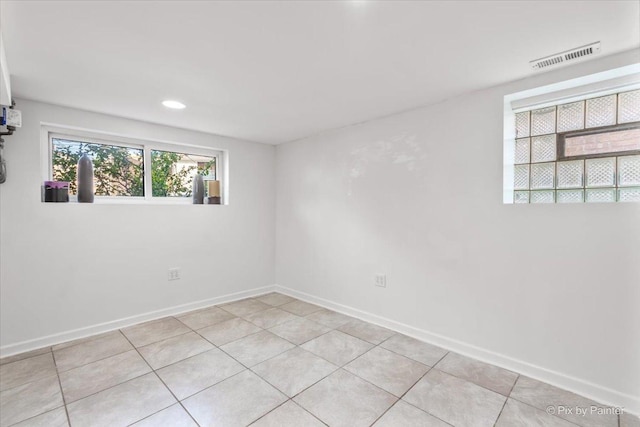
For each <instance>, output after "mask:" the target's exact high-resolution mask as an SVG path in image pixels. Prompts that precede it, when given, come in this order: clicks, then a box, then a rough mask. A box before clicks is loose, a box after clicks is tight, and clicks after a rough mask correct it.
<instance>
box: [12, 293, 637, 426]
mask: <svg viewBox="0 0 640 427" xmlns="http://www.w3.org/2000/svg"><path fill="white" fill-rule="evenodd" d="M0 363H1V366H0V404H1V407H0V426H1V427H4V426H22V427H25V426H46V427H58V426H69V425H71V426H74V427H76V426H109V427H115V426H130V425H131V426H136V427H142V426H147V427H149V426H170V427H181V426H198V425H199V426H229V427H232V426H248V425H251V426H256V427H268V426H277V427H286V426H295V427H305V426H323V425H329V426H348V427H358V426H371V425H373V426H376V427H389V426H391V427H402V426H459V427H464V426H480V427H481V426H498V427H511V426H527V427H528V426H554V427H575V426H583V427H639V426H640V420H639V419H638V418H636V417H631V416H629V415H623V416H620V417H618V416H617V415H599V416H598V415H593V416H591V415H587V416H575V415H573V416H572V415H566V416H562V417H560V416H554V415H549V414H547V413H546V412H545V408H546V407H547V406H548V405H557V404H563V405H573V406H581V407H589V406H590V405H592V404H595V402H592V401H590V400H588V399H586V398H583V397H580V396H578V395H575V394H573V393H570V392H567V391H564V390H560V389H558V388H556V387H552V386H550V385H547V384H544V383H541V382H538V381H536V380H533V379H531V378H526V377H523V376H519V375H518V374H517V373H514V372H510V371H506V370H504V369H501V368H498V367H496V366H491V365H487V364H485V363H482V362H479V361H476V360H473V359H469V358H467V357H464V356H461V355H459V354H455V353H450V352H447V351H446V350H444V349H442V348H438V347H434V346H432V345H429V344H426V343H423V342H420V341H417V340H414V339H412V338H409V337H407V336H403V335H400V334H396V333H394V332H393V331H390V330H388V329H385V328H381V327H379V326H375V325H372V324H370V323H366V322H363V321H361V320H357V319H353V318H351V317H348V316H345V315H343V314H339V313H335V312H332V311H329V310H326V309H323V308H321V307H318V306H315V305H313V304H309V303H306V302H303V301H298V300H295V299H293V298H291V297H288V296H285V295H281V294H277V293H272V294H267V295H263V296H260V297H257V298H248V299H245V300H241V301H237V302H232V303H229V304H223V305H220V306H216V307H210V308H205V309H202V310H197V311H194V312H190V313H186V314H183V315H180V316H177V317H167V318H164V319H159V320H155V321H151V322H147V323H143V324H139V325H135V326H131V327H128V328H124V329H122V330H119V331H113V332H109V333H106V334H102V335H97V336H93V337H89V338H84V339H81V340H76V341H72V342H68V343H64V344H60V345H55V346H53V347H50V348H45V349H40V350H36V351H32V352H28V353H24V354H21V355H17V356H12V357H9V358H5V359H2V360H1V361H0Z"/></svg>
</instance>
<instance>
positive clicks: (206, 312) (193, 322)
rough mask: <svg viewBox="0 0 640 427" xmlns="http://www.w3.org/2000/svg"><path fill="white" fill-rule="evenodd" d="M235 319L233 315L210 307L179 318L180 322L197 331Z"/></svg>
mask: <svg viewBox="0 0 640 427" xmlns="http://www.w3.org/2000/svg"><path fill="white" fill-rule="evenodd" d="M234 317H235V316H234V315H233V314H231V313H229V312H228V311H224V310H223V309H221V308H218V307H208V308H203V309H202V310H197V311H191V312H189V313H186V314H183V315H181V316H178V320H179V321H181V322H182V323H184V324H185V325H187V326H188V327H190V328H191V329H194V330H195V329H202V328H204V327H206V326H211V325H215V324H216V323H220V322H224V321H225V320H229V319H233V318H234Z"/></svg>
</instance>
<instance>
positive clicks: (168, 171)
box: [151, 150, 217, 197]
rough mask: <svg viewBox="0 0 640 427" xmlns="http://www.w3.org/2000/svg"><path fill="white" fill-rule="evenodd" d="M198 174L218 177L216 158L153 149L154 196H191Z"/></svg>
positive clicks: (212, 177) (152, 175)
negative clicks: (194, 179)
mask: <svg viewBox="0 0 640 427" xmlns="http://www.w3.org/2000/svg"><path fill="white" fill-rule="evenodd" d="M196 174H200V175H203V176H205V177H206V179H211V180H214V179H217V177H216V158H215V157H209V156H201V155H196V154H184V153H176V152H172V151H161V150H151V180H152V191H153V196H154V197H190V196H191V193H192V188H193V178H194V177H195V175H196Z"/></svg>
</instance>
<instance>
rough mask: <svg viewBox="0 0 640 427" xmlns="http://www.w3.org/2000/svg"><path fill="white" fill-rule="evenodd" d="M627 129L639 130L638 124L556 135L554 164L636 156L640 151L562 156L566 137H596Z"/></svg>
mask: <svg viewBox="0 0 640 427" xmlns="http://www.w3.org/2000/svg"><path fill="white" fill-rule="evenodd" d="M628 129H640V122H630V123H622V124H616V125H610V126H601V127H596V128H589V129H580V130H572V131H567V132H561V133H557V134H556V135H557V136H556V138H557V139H556V162H560V161H565V160H586V159H597V158H600V157H618V156H627V155H636V154H640V150H626V151H608V152H606V153H599V154H583V155H578V156H566V155H565V154H564V149H565V143H566V139H567V137H569V138H571V137H575V136H586V135H596V134H599V133H609V132H612V131H613V132H616V131H623V130H628Z"/></svg>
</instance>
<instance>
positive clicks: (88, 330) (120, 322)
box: [0, 286, 276, 357]
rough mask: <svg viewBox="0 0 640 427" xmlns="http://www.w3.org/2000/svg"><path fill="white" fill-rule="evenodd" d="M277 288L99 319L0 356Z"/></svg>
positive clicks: (0, 350)
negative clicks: (121, 317) (119, 317)
mask: <svg viewBox="0 0 640 427" xmlns="http://www.w3.org/2000/svg"><path fill="white" fill-rule="evenodd" d="M275 289H276V287H275V286H264V287H261V288H255V289H250V290H248V291H242V292H236V293H233V294H228V295H223V296H219V297H215V298H209V299H206V300H201V301H195V302H190V303H187V304H181V305H176V306H173V307H167V308H163V309H161V310H155V311H150V312H148V313H144V314H139V315H135V316H130V317H125V318H123V319H116V320H112V321H109V322H104V323H99V324H97V325H91V326H86V327H83V328H78V329H73V330H71V331H65V332H60V333H57V334H53V335H47V336H44V337H40V338H35V339H31V340H27V341H21V342H18V343H15V344H9V345H5V346H2V347H0V357H7V356H12V355H14V354H19V353H24V352H25V351H31V350H36V349H39V348H43V347H48V346H52V345H56V344H61V343H63V342H67V341H71V340H75V339H79V338H85V337H88V336H91V335H96V334H102V333H104V332H109V331H113V330H116V329H121V328H124V327H127V326H131V325H135V324H137V323H142V322H147V321H149V320H155V319H159V318H161V317H166V316H175V315H177V314H181V313H185V312H187V311H192V310H197V309H200V308H205V307H209V306H212V305H218V304H224V303H227V302H232V301H236V300H239V299H243V298H249V297H253V296H258V295H262V294H265V293H268V292H273V291H275Z"/></svg>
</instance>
